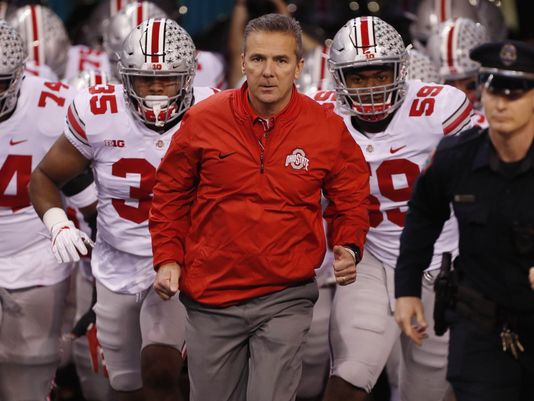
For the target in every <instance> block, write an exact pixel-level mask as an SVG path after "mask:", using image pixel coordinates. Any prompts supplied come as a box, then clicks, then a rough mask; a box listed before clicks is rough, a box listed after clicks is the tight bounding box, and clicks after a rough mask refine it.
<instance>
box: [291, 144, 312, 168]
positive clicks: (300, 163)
mask: <svg viewBox="0 0 534 401" xmlns="http://www.w3.org/2000/svg"><path fill="white" fill-rule="evenodd" d="M309 165H310V159H308V158H307V157H306V153H305V152H304V150H303V149H300V148H297V149H295V150H294V151H293V152H291V154H290V155H287V157H286V167H287V166H291V167H293V169H294V170H300V169H302V168H304V169H305V170H306V171H308V166H309Z"/></svg>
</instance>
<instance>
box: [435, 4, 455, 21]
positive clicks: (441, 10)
mask: <svg viewBox="0 0 534 401" xmlns="http://www.w3.org/2000/svg"><path fill="white" fill-rule="evenodd" d="M435 10H436V14H437V16H438V22H445V21H447V20H448V19H450V18H451V1H450V0H436V3H435Z"/></svg>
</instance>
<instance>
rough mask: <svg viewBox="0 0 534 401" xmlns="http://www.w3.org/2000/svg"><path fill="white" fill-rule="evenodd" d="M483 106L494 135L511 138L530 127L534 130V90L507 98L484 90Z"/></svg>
mask: <svg viewBox="0 0 534 401" xmlns="http://www.w3.org/2000/svg"><path fill="white" fill-rule="evenodd" d="M482 105H483V106H484V111H485V113H486V117H487V119H488V122H489V125H490V130H491V131H492V132H494V133H497V134H500V135H504V136H511V135H514V134H515V133H517V132H520V131H523V130H524V129H525V128H526V129H528V128H527V127H529V125H530V130H532V129H534V89H530V90H529V91H526V92H523V93H515V94H512V95H509V96H506V95H505V94H504V93H502V92H494V91H492V90H490V89H487V88H484V89H483V90H482Z"/></svg>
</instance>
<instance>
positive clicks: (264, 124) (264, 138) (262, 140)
mask: <svg viewBox="0 0 534 401" xmlns="http://www.w3.org/2000/svg"><path fill="white" fill-rule="evenodd" d="M260 122H261V125H262V127H263V135H262V137H260V138H258V144H259V145H260V173H261V174H263V173H265V145H266V143H267V131H268V130H269V128H270V127H269V121H265V120H260Z"/></svg>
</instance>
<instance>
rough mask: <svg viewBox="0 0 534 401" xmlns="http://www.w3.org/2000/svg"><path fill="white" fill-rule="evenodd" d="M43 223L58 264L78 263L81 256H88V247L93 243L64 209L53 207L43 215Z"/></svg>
mask: <svg viewBox="0 0 534 401" xmlns="http://www.w3.org/2000/svg"><path fill="white" fill-rule="evenodd" d="M43 223H44V224H45V225H46V227H47V228H48V231H49V232H50V236H51V239H52V252H53V253H54V256H55V257H56V259H57V261H58V263H67V262H77V261H79V260H80V254H81V255H87V252H88V251H87V247H86V245H89V246H91V247H93V246H94V243H93V241H91V239H90V238H89V236H88V235H87V234H85V233H84V232H83V231H80V230H78V229H77V228H76V227H75V226H74V223H73V222H72V221H70V220H69V219H68V217H67V215H66V214H65V211H64V210H63V209H60V208H57V207H53V208H51V209H48V210H47V211H46V213H45V214H44V215H43Z"/></svg>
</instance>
